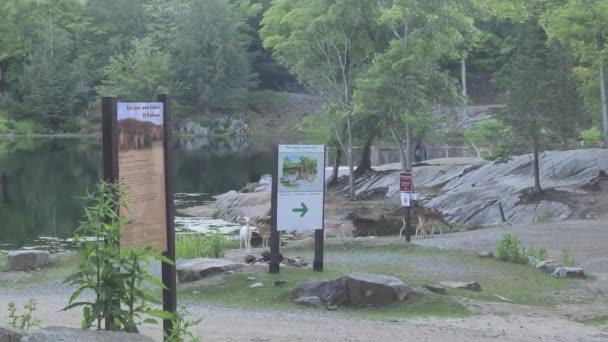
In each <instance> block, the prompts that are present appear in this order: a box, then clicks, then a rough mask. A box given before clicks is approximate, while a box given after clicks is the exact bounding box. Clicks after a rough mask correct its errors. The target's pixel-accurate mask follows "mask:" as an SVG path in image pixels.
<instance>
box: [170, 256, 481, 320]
mask: <svg viewBox="0 0 608 342" xmlns="http://www.w3.org/2000/svg"><path fill="white" fill-rule="evenodd" d="M343 274H344V272H343V269H337V268H333V267H329V268H327V269H326V270H325V271H324V272H323V273H319V272H314V271H312V270H309V269H294V268H289V269H281V274H268V273H257V274H255V277H256V280H255V281H249V280H247V277H250V276H251V274H239V273H235V274H232V275H230V276H229V277H228V281H227V282H226V283H225V284H223V285H217V286H209V287H203V288H200V289H197V291H199V292H200V293H197V294H196V295H193V294H192V288H188V289H182V290H180V292H179V296H180V298H187V299H189V300H193V301H201V298H202V299H203V301H204V302H211V303H216V304H225V305H230V306H235V307H241V308H257V309H260V308H262V309H284V310H303V309H305V308H303V307H302V306H300V305H297V304H294V303H293V302H292V300H291V297H290V295H289V292H290V290H291V288H292V287H293V286H295V285H296V284H297V283H299V282H303V281H307V280H315V279H330V278H336V277H339V276H341V275H343ZM400 278H401V279H403V278H404V277H403V276H401V277H400ZM275 280H284V281H287V282H288V285H286V286H282V287H274V286H272V285H273V283H274V281H275ZM257 282H261V283H263V284H264V285H265V287H263V288H258V289H250V288H249V286H250V285H251V284H253V283H257ZM317 310H321V309H317ZM340 312H341V313H345V314H348V315H355V316H362V317H364V318H366V319H374V320H393V319H400V318H406V317H421V316H425V317H427V316H428V317H467V316H470V315H471V313H470V311H468V310H467V309H466V308H465V307H464V306H463V305H461V304H459V303H458V302H457V301H456V299H455V298H453V297H450V296H441V295H430V296H427V297H426V298H419V299H416V300H414V301H413V302H409V303H404V304H402V305H398V306H391V307H384V308H377V309H355V308H344V309H341V310H340Z"/></svg>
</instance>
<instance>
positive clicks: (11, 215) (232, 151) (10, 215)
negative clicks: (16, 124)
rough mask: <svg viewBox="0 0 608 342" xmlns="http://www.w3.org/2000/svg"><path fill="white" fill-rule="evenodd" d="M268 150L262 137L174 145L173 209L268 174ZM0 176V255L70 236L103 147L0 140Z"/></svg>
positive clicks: (181, 219) (89, 142)
mask: <svg viewBox="0 0 608 342" xmlns="http://www.w3.org/2000/svg"><path fill="white" fill-rule="evenodd" d="M271 151H272V141H268V139H264V140H262V139H256V138H243V139H221V138H209V139H206V138H203V139H190V140H180V141H177V142H176V143H175V146H174V169H173V184H174V190H175V192H176V207H178V208H179V207H187V206H191V205H196V204H200V203H202V202H205V201H209V200H211V197H210V196H212V195H216V194H220V193H223V192H226V191H228V190H234V189H240V188H241V187H243V186H244V185H245V184H246V183H247V182H249V181H257V180H258V179H259V178H260V176H261V175H262V174H264V173H269V172H270V168H271V162H272V155H271ZM2 174H4V175H5V176H6V178H5V182H4V183H5V184H6V187H5V189H2V187H1V186H0V248H1V249H11V248H18V247H23V246H35V245H38V244H47V243H48V241H53V240H54V239H55V238H58V239H65V238H69V237H71V236H72V233H73V231H74V229H75V228H76V227H77V226H78V221H79V219H80V217H81V214H82V207H83V200H82V197H83V196H84V195H85V194H86V192H87V189H90V188H92V186H93V185H94V184H95V183H96V182H97V181H98V180H99V178H100V176H101V143H100V141H95V140H94V139H35V140H15V141H12V142H0V176H1V175H2ZM0 184H2V182H0ZM176 221H177V222H178V224H179V225H181V226H188V225H192V226H197V225H200V222H194V221H192V220H191V219H189V218H184V217H178V218H177V220H176ZM206 224H213V222H207V223H206ZM40 237H43V238H42V240H40V239H39V238H40Z"/></svg>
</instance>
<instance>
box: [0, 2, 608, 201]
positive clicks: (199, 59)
mask: <svg viewBox="0 0 608 342" xmlns="http://www.w3.org/2000/svg"><path fill="white" fill-rule="evenodd" d="M607 25H608V3H607V2H606V1H602V0H559V1H550V2H547V1H541V0H513V1H502V0H454V1H442V0H386V1H378V2H376V1H366V0H323V1H321V0H300V1H287V0H185V1H171V0H141V1H131V0H85V1H81V0H53V1H51V0H5V1H3V2H2V3H1V4H0V33H1V34H0V134H5V133H6V132H7V131H10V132H16V129H14V128H13V129H9V128H7V127H16V126H17V125H18V123H20V122H26V123H27V124H26V125H25V126H24V127H23V128H24V129H22V131H27V132H30V133H31V132H32V131H44V132H50V133H55V132H78V131H83V130H84V129H89V130H90V128H91V126H95V125H93V123H95V124H97V125H98V123H99V119H98V107H99V105H98V104H99V102H98V98H99V96H100V95H103V94H108V93H112V94H115V95H118V96H120V97H122V98H124V99H128V100H145V99H148V98H151V97H153V96H154V94H155V93H157V92H161V91H167V92H170V93H171V94H173V98H174V99H175V100H176V102H177V106H175V107H174V108H175V109H177V111H178V112H179V114H182V115H186V116H190V117H199V118H202V117H204V118H205V120H208V119H209V118H210V117H212V114H213V113H217V112H220V113H222V114H231V113H234V112H235V111H239V110H241V109H243V108H245V107H246V106H247V105H248V104H250V103H252V102H256V101H255V99H252V95H251V94H250V91H251V90H252V89H256V88H260V87H261V88H264V89H273V90H294V89H297V90H299V91H302V90H304V91H308V92H312V93H314V94H317V95H320V96H322V97H323V99H324V101H325V106H324V107H323V110H321V111H320V112H319V113H317V114H316V115H315V116H313V117H309V118H307V119H306V120H304V126H303V127H305V128H307V129H309V130H313V131H314V132H315V133H317V135H318V136H322V137H323V139H324V140H325V141H326V142H327V143H328V144H330V145H333V146H335V147H339V148H340V150H341V151H342V155H344V156H345V157H346V159H347V161H348V164H349V167H350V171H351V172H350V173H351V174H353V172H354V165H355V161H354V160H353V153H352V147H353V145H354V144H363V145H365V146H369V145H370V144H371V142H372V141H374V140H378V139H382V140H385V141H387V140H391V141H393V142H394V143H395V145H396V146H398V147H399V148H400V149H401V151H400V152H401V153H400V157H401V162H402V164H403V168H405V169H408V168H411V163H412V159H413V151H414V146H416V145H420V144H422V143H423V142H424V140H425V138H426V137H428V136H429V133H430V132H432V131H433V130H432V128H433V127H434V124H436V123H437V121H438V116H437V115H436V113H438V112H442V113H444V114H445V113H448V114H450V115H448V117H450V116H451V117H454V116H457V115H459V114H461V113H463V112H464V113H466V110H465V109H464V108H465V106H466V105H469V104H504V105H506V109H505V110H504V112H503V113H502V115H499V117H498V119H499V120H500V124H502V125H505V126H506V130H501V131H502V132H503V133H505V139H506V140H505V141H506V142H507V144H506V145H505V146H506V147H505V148H503V149H501V151H500V156H499V157H500V158H504V157H508V155H509V154H511V153H520V152H532V150H536V151H537V152H538V151H542V150H543V149H545V148H556V147H562V146H571V145H572V143H573V142H574V140H575V139H579V138H580V137H581V132H582V131H585V130H589V129H590V128H592V127H597V128H598V130H599V132H600V133H601V134H602V138H603V140H604V144H605V145H608V101H607V99H606V71H605V64H606V58H605V54H606V44H605V43H606V32H607V31H608V26H607ZM528 80H533V82H528ZM296 82H297V84H298V86H297V87H293V84H294V83H296ZM446 108H448V109H446ZM444 117H445V115H444ZM587 132H590V131H587ZM506 133H508V134H506ZM589 138H590V136H589V134H587V133H586V134H584V140H589ZM593 138H594V140H597V134H596V135H595V136H594V137H593ZM469 140H471V141H473V139H470V138H469ZM515 145H520V146H515ZM519 147H522V148H519ZM476 148H477V146H476ZM496 152H498V150H494V151H493V152H492V154H496ZM360 164H361V165H365V163H364V160H363V159H362V162H361V163H360ZM350 181H351V182H353V180H352V178H351V180H350ZM538 188H539V189H540V187H538ZM351 196H354V193H353V194H351Z"/></svg>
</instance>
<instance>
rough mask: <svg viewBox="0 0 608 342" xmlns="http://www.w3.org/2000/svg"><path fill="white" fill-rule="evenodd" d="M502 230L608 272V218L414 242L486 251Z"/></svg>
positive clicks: (553, 253)
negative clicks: (564, 251)
mask: <svg viewBox="0 0 608 342" xmlns="http://www.w3.org/2000/svg"><path fill="white" fill-rule="evenodd" d="M504 233H515V234H517V235H518V236H519V237H520V239H521V240H522V242H523V243H524V244H525V245H526V246H528V247H530V246H532V245H534V246H535V247H536V248H539V247H547V249H548V251H549V256H550V257H551V258H554V259H555V260H561V253H562V250H569V251H570V253H571V254H572V256H573V257H574V260H575V261H576V263H577V265H579V266H581V267H583V268H585V270H586V271H589V272H592V273H598V274H608V250H607V249H606V246H607V244H608V219H599V220H574V221H562V222H552V223H545V224H537V225H514V226H501V227H495V228H487V229H481V230H475V231H469V232H465V233H455V234H446V235H444V236H442V237H435V238H432V239H424V240H417V241H415V243H416V244H418V245H421V246H432V247H440V248H447V249H462V250H470V251H478V252H479V251H488V250H495V249H496V243H497V242H498V241H499V240H500V238H501V237H502V235H503V234H504Z"/></svg>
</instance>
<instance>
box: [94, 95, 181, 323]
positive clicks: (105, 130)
mask: <svg viewBox="0 0 608 342" xmlns="http://www.w3.org/2000/svg"><path fill="white" fill-rule="evenodd" d="M157 101H158V102H161V103H162V104H163V148H164V151H163V153H164V174H165V184H164V185H165V204H166V205H165V207H166V228H167V231H166V234H167V236H166V241H167V245H166V249H165V250H164V251H163V256H165V257H166V258H167V259H169V260H171V261H172V262H173V264H168V263H165V262H163V263H162V282H163V285H164V287H165V288H164V289H163V310H165V311H167V312H172V313H175V312H176V311H177V279H176V273H175V264H174V263H175V226H174V218H173V187H172V182H171V166H172V134H171V133H172V132H171V127H172V124H171V111H170V107H169V96H168V95H166V94H159V95H158V96H157ZM102 139H103V142H102V145H103V157H102V159H103V180H104V181H106V182H108V183H116V182H117V181H118V180H119V179H120V178H119V162H118V161H119V158H118V144H119V141H118V99H117V98H116V97H115V96H104V97H103V98H102ZM111 323H112V322H110V321H108V322H106V327H108V325H109V324H111ZM163 329H164V332H165V334H166V335H168V334H169V333H170V332H171V330H173V322H172V321H171V320H167V319H166V320H164V321H163Z"/></svg>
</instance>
